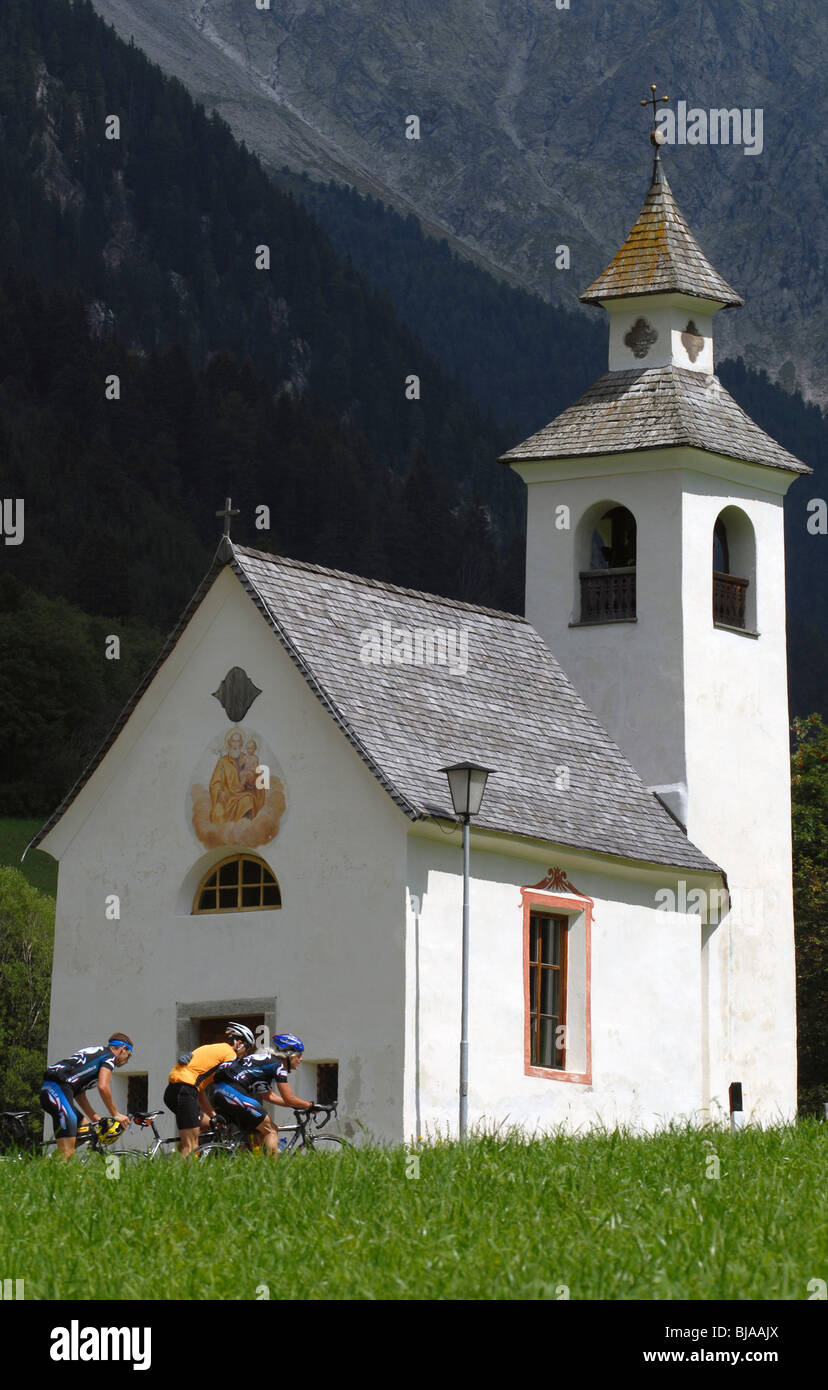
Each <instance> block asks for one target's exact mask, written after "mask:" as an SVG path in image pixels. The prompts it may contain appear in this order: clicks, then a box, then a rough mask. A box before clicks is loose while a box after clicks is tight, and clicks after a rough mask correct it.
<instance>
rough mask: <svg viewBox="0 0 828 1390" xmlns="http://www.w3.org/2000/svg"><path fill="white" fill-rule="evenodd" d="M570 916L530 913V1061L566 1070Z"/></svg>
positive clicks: (538, 1064)
mask: <svg viewBox="0 0 828 1390" xmlns="http://www.w3.org/2000/svg"><path fill="white" fill-rule="evenodd" d="M567 927H568V920H567V918H566V917H557V916H551V915H549V914H547V913H541V912H532V913H530V916H529V1039H530V1048H529V1064H530V1066H533V1067H549V1068H550V1069H553V1070H555V1071H562V1070H563V1069H564V1066H565V1062H566V937H567Z"/></svg>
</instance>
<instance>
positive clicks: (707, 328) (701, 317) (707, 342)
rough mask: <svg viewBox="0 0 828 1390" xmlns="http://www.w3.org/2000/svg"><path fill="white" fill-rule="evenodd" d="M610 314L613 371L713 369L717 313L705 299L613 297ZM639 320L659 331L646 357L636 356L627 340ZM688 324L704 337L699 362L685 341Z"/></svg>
mask: <svg viewBox="0 0 828 1390" xmlns="http://www.w3.org/2000/svg"><path fill="white" fill-rule="evenodd" d="M605 307H606V308H607V309H608V310H609V314H610V345H609V368H610V371H611V372H617V371H629V370H630V369H632V368H636V367H682V368H684V369H685V370H686V371H689V372H707V373H710V372H712V371H713V314H712V312H711V306H710V305H709V304H708V303H707V301H705V300H696V301H694V300H692V299H690V298H680V297H678V296H668V295H641V296H640V298H638V299H635V300H633V299H626V300H620V299H619V300H613V301H611V302H610V303H608V304H606V305H605ZM638 319H644V320H645V321H646V322H647V323H648V324H649V325H650V327H651V328H653V329H654V330H655V332H656V333H657V334H658V337H657V339H656V341H655V342H654V343H653V345H652V347H650V349H649V350H648V352H647V354H646V356H645V357H636V356H635V353H634V352H633V350H632V348H631V347H629V346H628V345H627V344H626V343H625V342H624V339H625V337H626V335H627V334H628V333H629V331H630V329H631V328H632V327H633V325H634V324H635V323H636V322H637V320H638ZM688 323H693V324H694V325H695V328H696V333H697V334H698V336H699V337H701V338H703V340H704V342H703V345H702V348H701V351H700V352H699V353H698V355H697V357H696V360H695V362H694V361H693V360H692V359H691V358H690V356H689V354H688V352H687V349H686V347H685V345H684V343H683V342H682V341H681V339H682V334H683V333H684V332H685V330H686V328H687V325H688Z"/></svg>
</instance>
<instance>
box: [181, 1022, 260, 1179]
mask: <svg viewBox="0 0 828 1390" xmlns="http://www.w3.org/2000/svg"><path fill="white" fill-rule="evenodd" d="M224 1036H225V1037H226V1039H227V1042H223V1043H205V1045H204V1046H203V1047H197V1048H196V1049H195V1051H194V1052H187V1053H184V1055H183V1056H182V1057H179V1059H178V1065H177V1066H175V1067H173V1069H172V1071H171V1072H170V1075H169V1079H168V1083H167V1089H166V1091H165V1092H164V1104H165V1105H166V1107H167V1109H168V1110H172V1112H173V1114H174V1115H175V1119H176V1123H177V1125H178V1152H179V1153H180V1154H181V1156H182V1157H183V1158H187V1157H188V1156H189V1155H190V1154H191V1153H192V1152H193V1150H194V1149H195V1148H196V1147H197V1146H198V1132H199V1129H200V1128H202V1127H206V1125H207V1123H208V1121H209V1119H210V1117H211V1116H212V1115H214V1114H215V1111H214V1109H213V1107H212V1105H211V1104H210V1101H209V1099H208V1096H207V1087H208V1086H209V1085H210V1084H211V1082H212V1081H213V1079H214V1076H215V1073H216V1071H217V1069H218V1068H219V1067H220V1066H221V1064H222V1063H223V1062H235V1061H237V1060H238V1059H240V1058H243V1057H245V1056H246V1055H247V1053H249V1052H255V1050H256V1039H255V1038H254V1036H253V1034H252V1032H251V1031H250V1029H249V1028H246V1027H245V1025H244V1024H243V1023H228V1025H227V1027H226V1028H225V1030H224Z"/></svg>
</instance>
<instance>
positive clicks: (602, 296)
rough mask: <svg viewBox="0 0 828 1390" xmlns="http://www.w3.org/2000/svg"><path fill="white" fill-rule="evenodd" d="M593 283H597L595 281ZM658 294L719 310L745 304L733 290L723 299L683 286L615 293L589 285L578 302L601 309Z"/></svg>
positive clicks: (736, 307) (579, 296)
mask: <svg viewBox="0 0 828 1390" xmlns="http://www.w3.org/2000/svg"><path fill="white" fill-rule="evenodd" d="M595 283H597V281H596V282H595ZM660 294H663V295H668V294H675V295H683V296H684V298H685V299H699V300H701V301H703V302H704V303H707V304H713V305H717V306H718V307H719V308H720V309H739V308H741V307H742V306H743V305H744V303H745V301H744V299H743V298H742V296H741V295H740V294H737V293H736V291H735V290H733V291H731V294H730V295H729V296H728V298H726V299H725V298H723V297H722V296H721V295H714V294H704V293H703V292H702V291H701V290H691V289H687V288H686V287H685V286H683V285H670V286H669V287H668V288H666V289H665V288H664V287H663V286H661V287H660V288H653V289H650V290H617V291H616V290H609V291H605V290H593V287H592V285H590V286H589V288H588V289H586V290H584V293H583V294H579V295H578V301H579V303H581V304H592V305H595V306H597V307H598V308H601V307H603V305H604V304H605V303H608V302H610V301H615V300H619V299H649V298H652V297H653V296H654V295H660Z"/></svg>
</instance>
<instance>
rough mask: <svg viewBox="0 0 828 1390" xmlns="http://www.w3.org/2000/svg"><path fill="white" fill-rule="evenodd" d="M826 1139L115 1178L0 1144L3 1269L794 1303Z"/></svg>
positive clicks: (156, 1172)
mask: <svg viewBox="0 0 828 1390" xmlns="http://www.w3.org/2000/svg"><path fill="white" fill-rule="evenodd" d="M826 1140H828V1127H826V1126H824V1125H821V1124H820V1123H818V1122H817V1121H805V1122H803V1123H800V1124H798V1125H797V1126H795V1127H790V1128H779V1129H774V1130H767V1131H761V1130H753V1129H748V1130H744V1131H742V1132H741V1133H740V1134H736V1135H731V1134H730V1133H729V1132H721V1131H714V1130H690V1131H665V1132H663V1133H662V1134H660V1135H657V1136H656V1137H653V1138H636V1137H630V1136H624V1135H619V1134H614V1135H595V1134H594V1135H589V1136H585V1137H580V1138H573V1137H571V1136H561V1137H555V1138H550V1139H546V1140H543V1141H539V1142H534V1143H530V1144H525V1143H521V1142H519V1141H517V1140H513V1139H508V1138H507V1139H505V1140H504V1139H502V1138H501V1139H494V1138H491V1137H487V1138H482V1139H476V1140H474V1141H473V1142H471V1143H469V1144H468V1145H466V1146H460V1145H457V1144H436V1145H433V1146H423V1147H422V1148H421V1149H420V1150H419V1152H417V1153H416V1154H414V1153H411V1154H409V1153H407V1152H406V1151H405V1150H403V1149H394V1150H380V1149H362V1150H357V1151H352V1152H349V1153H345V1154H343V1155H341V1156H331V1155H321V1154H319V1155H317V1154H311V1155H308V1156H299V1157H296V1158H283V1159H277V1160H275V1161H274V1160H273V1159H267V1158H265V1157H252V1156H250V1157H239V1158H236V1159H233V1160H229V1161H228V1162H226V1163H225V1162H221V1161H217V1162H214V1163H212V1164H205V1165H204V1166H203V1167H202V1168H199V1167H197V1166H187V1165H185V1164H183V1163H182V1162H180V1160H178V1159H176V1158H169V1159H166V1160H163V1161H159V1162H156V1163H154V1164H144V1165H142V1166H137V1165H129V1166H127V1165H126V1164H123V1165H122V1166H121V1175H120V1177H119V1178H115V1179H109V1178H107V1177H106V1176H105V1171H104V1163H103V1161H101V1163H100V1165H98V1166H97V1167H93V1166H92V1165H80V1164H75V1163H72V1164H69V1165H66V1166H63V1165H61V1164H60V1163H59V1162H58V1161H57V1160H54V1159H36V1160H34V1161H31V1162H28V1163H19V1162H15V1161H12V1160H8V1159H7V1160H6V1161H4V1162H3V1163H2V1164H0V1249H2V1251H3V1270H2V1273H3V1275H4V1276H5V1277H12V1278H22V1279H25V1286H26V1293H25V1296H26V1298H27V1299H56V1298H78V1299H107V1300H109V1299H115V1300H117V1299H129V1298H148V1299H255V1298H257V1297H264V1296H265V1295H264V1293H263V1290H262V1286H267V1288H268V1289H269V1293H270V1297H271V1298H273V1299H277V1298H279V1297H283V1296H285V1294H286V1293H287V1296H289V1297H290V1298H291V1299H314V1298H319V1299H418V1298H423V1299H469V1298H471V1299H526V1298H528V1299H550V1300H554V1299H560V1298H565V1297H567V1296H568V1297H569V1298H570V1299H605V1298H606V1299H683V1298H686V1299H783V1300H794V1299H796V1300H805V1299H808V1298H809V1291H808V1287H807V1286H808V1283H809V1281H810V1280H812V1279H819V1278H822V1279H825V1278H828V1230H827V1229H826V1207H825V1202H824V1158H825V1147H826ZM714 1156H715V1158H717V1159H718V1164H719V1177H718V1178H715V1177H708V1176H706V1175H707V1173H708V1172H714V1171H715V1169H716V1165H715V1163H712V1162H711V1159H712V1157H714ZM414 1158H417V1159H418V1160H419V1165H418V1166H419V1176H414V1175H413V1174H414V1172H415V1169H416V1167H417V1165H416V1164H415V1163H414V1162H413V1160H414ZM407 1173H408V1174H412V1176H407Z"/></svg>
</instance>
